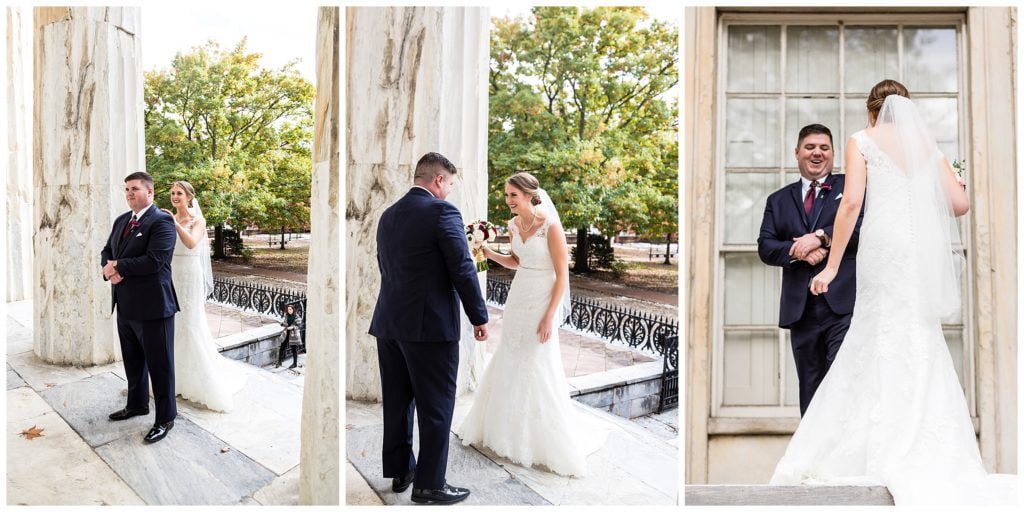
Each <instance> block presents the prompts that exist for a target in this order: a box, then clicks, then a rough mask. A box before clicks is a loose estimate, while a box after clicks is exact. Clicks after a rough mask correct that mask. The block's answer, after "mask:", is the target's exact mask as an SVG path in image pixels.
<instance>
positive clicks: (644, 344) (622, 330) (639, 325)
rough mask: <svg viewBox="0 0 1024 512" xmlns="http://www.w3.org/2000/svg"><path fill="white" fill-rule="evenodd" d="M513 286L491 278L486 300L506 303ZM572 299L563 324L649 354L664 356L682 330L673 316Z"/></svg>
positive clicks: (591, 300) (488, 283) (489, 278)
mask: <svg viewBox="0 0 1024 512" xmlns="http://www.w3.org/2000/svg"><path fill="white" fill-rule="evenodd" d="M511 285H512V282H511V281H510V280H508V279H504V278H500V277H488V278H487V300H488V301H490V302H492V303H494V304H498V305H504V304H505V301H506V300H507V299H508V291H509V288H510V287H511ZM571 302H572V312H571V314H570V315H569V318H568V319H567V320H566V321H565V322H564V323H563V324H562V325H564V326H568V327H571V328H573V329H576V330H578V331H582V332H588V333H591V334H594V335H596V336H597V337H599V338H602V339H605V340H608V341H615V342H620V343H625V344H627V345H629V346H630V347H633V348H635V349H638V350H641V351H644V352H647V353H649V354H653V355H657V356H664V355H665V351H666V346H667V343H666V342H667V339H668V338H669V337H670V336H674V335H677V334H678V333H679V324H678V322H676V321H675V320H672V319H668V318H665V317H661V316H656V315H652V314H649V313H644V312H636V311H633V310H631V309H628V308H622V307H618V306H610V305H607V304H601V303H600V302H597V301H596V300H593V299H589V298H586V297H573V298H572V301H571Z"/></svg>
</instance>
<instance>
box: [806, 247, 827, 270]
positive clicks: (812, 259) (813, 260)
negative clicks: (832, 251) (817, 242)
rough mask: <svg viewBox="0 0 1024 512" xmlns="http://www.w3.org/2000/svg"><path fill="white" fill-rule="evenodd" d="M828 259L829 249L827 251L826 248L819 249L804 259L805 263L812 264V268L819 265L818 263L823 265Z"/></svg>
mask: <svg viewBox="0 0 1024 512" xmlns="http://www.w3.org/2000/svg"><path fill="white" fill-rule="evenodd" d="M827 257H828V249H825V248H824V247H819V248H817V249H815V250H813V251H811V252H810V253H809V254H808V255H807V257H806V258H804V261H806V262H807V263H810V264H811V266H812V267H813V266H815V265H817V264H818V263H821V262H822V261H825V258H827Z"/></svg>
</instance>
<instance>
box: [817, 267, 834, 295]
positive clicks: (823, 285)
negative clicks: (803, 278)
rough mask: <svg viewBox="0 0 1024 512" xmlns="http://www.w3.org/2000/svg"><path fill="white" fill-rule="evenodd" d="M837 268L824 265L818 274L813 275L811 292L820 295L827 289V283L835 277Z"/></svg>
mask: <svg viewBox="0 0 1024 512" xmlns="http://www.w3.org/2000/svg"><path fill="white" fill-rule="evenodd" d="M837 272H838V270H837V269H834V268H832V267H825V270H822V271H821V272H819V273H818V275H816V276H814V279H812V280H811V293H813V294H814V295H821V294H823V293H825V292H827V291H828V285H829V284H831V283H832V280H833V279H835V278H836V273H837Z"/></svg>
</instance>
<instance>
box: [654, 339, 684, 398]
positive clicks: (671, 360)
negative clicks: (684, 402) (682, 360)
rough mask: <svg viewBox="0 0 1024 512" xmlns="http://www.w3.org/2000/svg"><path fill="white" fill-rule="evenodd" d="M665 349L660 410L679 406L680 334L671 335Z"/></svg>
mask: <svg viewBox="0 0 1024 512" xmlns="http://www.w3.org/2000/svg"><path fill="white" fill-rule="evenodd" d="M665 349H666V351H665V359H664V363H665V364H664V366H663V367H662V370H661V396H660V397H659V398H658V412H662V411H665V410H666V409H671V408H673V407H678V406H679V336H678V335H673V336H669V338H668V340H667V343H666V345H665Z"/></svg>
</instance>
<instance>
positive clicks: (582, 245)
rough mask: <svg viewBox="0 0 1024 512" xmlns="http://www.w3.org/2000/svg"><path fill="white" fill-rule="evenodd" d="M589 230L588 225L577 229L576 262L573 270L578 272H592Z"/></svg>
mask: <svg viewBox="0 0 1024 512" xmlns="http://www.w3.org/2000/svg"><path fill="white" fill-rule="evenodd" d="M589 231H590V229H588V228H587V227H582V228H578V229H577V230H576V264H575V265H574V266H573V268H572V271H573V272H575V273H577V274H586V273H589V272H590V243H589V241H588V240H587V234H588V232H589Z"/></svg>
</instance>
